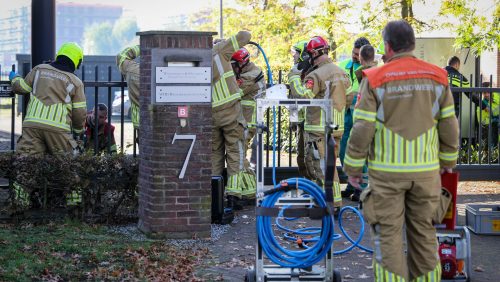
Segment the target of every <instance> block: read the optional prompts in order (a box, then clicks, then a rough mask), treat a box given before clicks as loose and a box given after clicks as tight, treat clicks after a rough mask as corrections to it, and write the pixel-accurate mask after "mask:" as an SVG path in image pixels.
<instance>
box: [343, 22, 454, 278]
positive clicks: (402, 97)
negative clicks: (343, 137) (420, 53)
mask: <svg viewBox="0 0 500 282" xmlns="http://www.w3.org/2000/svg"><path fill="white" fill-rule="evenodd" d="M382 35H383V38H384V42H385V55H386V59H387V62H386V64H384V65H383V66H381V67H377V68H370V69H367V70H364V71H363V77H364V78H363V80H362V81H361V85H360V93H361V101H360V103H359V105H358V107H357V108H356V109H355V111H354V126H353V128H352V131H351V136H350V137H349V141H348V145H347V151H346V156H345V159H344V170H345V172H346V173H347V175H348V177H349V182H350V183H351V184H352V185H353V186H355V187H359V183H360V182H361V171H362V168H363V165H364V164H365V162H366V159H367V158H368V173H369V176H370V185H369V187H368V188H367V189H366V190H364V191H363V193H362V194H361V201H362V204H363V205H362V206H363V214H364V216H365V219H366V221H367V222H368V223H369V224H370V225H371V227H372V232H373V236H372V238H373V240H374V246H375V248H374V254H373V270H374V273H375V279H374V280H375V281H440V280H441V264H440V262H439V258H438V246H437V240H436V230H435V228H434V226H433V225H432V218H433V216H434V214H435V213H436V211H437V207H438V205H439V202H440V194H441V178H440V175H439V172H440V168H441V169H442V170H443V171H445V170H446V171H451V168H453V167H454V166H455V163H456V160H457V157H458V121H457V118H456V117H455V112H454V106H453V96H452V94H451V91H450V86H449V84H448V78H447V75H446V71H444V70H443V69H441V68H439V67H438V66H435V65H432V64H429V63H426V62H424V61H422V60H419V59H417V58H415V56H414V55H413V53H412V52H413V50H414V49H415V35H414V31H413V28H412V27H411V26H410V25H409V24H408V22H406V21H404V20H399V21H392V22H389V23H388V24H387V25H386V26H385V28H384V30H383V32H382ZM403 226H405V227H406V228H403ZM403 231H405V234H404V235H403ZM403 236H405V237H406V247H407V252H406V256H405V251H404V249H405V248H404V243H403Z"/></svg>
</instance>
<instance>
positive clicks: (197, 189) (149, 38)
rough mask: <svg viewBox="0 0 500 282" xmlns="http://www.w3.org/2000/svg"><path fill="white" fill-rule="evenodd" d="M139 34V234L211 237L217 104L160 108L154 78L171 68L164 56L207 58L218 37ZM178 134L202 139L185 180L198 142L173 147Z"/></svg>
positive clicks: (176, 105) (190, 34)
mask: <svg viewBox="0 0 500 282" xmlns="http://www.w3.org/2000/svg"><path fill="white" fill-rule="evenodd" d="M137 34H138V35H139V36H140V46H141V62H140V72H141V80H140V82H141V97H140V104H141V108H140V140H139V150H140V154H139V156H140V166H139V229H140V230H141V231H143V232H144V233H146V234H148V235H149V236H151V237H157V238H193V237H201V238H207V237H210V223H211V174H212V171H211V135H212V112H211V109H212V108H211V104H210V102H206V101H205V102H204V103H196V102H190V103H168V104H167V103H163V104H162V103H157V102H156V98H155V97H157V96H155V91H157V90H155V89H157V88H156V87H155V84H154V83H155V81H156V80H155V73H154V72H155V66H157V65H158V64H161V63H164V65H163V66H166V67H168V63H165V62H166V61H167V57H165V59H164V60H162V61H161V62H160V61H159V60H157V55H155V54H158V52H160V53H161V52H167V53H168V52H173V53H175V52H181V53H182V54H183V56H184V57H186V56H187V57H189V52H191V51H193V50H194V51H193V52H195V53H196V52H197V50H198V51H200V52H202V51H203V52H205V53H207V52H206V51H207V50H211V48H212V36H213V35H214V34H216V33H214V32H174V31H146V32H139V33H137ZM200 49H203V50H200ZM186 54H187V55H186ZM162 58H163V57H162ZM204 58H205V59H203V61H201V62H198V63H197V64H198V66H204V67H210V66H211V55H209V59H206V57H204ZM207 61H208V62H207ZM210 82H211V81H209V82H208V83H210ZM175 87H177V86H175ZM178 87H179V89H180V88H181V87H183V86H178ZM209 92H210V90H209ZM209 94H210V93H209ZM179 106H187V109H188V115H189V116H188V118H187V125H186V126H185V127H181V125H180V120H179V118H178V107H179ZM174 134H176V135H177V136H179V135H185V136H187V135H190V136H193V135H196V141H195V142H194V146H193V149H192V153H191V156H190V158H189V162H188V164H187V167H186V170H185V175H184V177H183V178H182V179H181V178H180V172H181V169H182V167H183V165H184V162H185V160H186V157H187V155H188V151H189V149H190V147H191V144H192V140H179V139H176V140H175V142H174V144H172V141H173V139H174Z"/></svg>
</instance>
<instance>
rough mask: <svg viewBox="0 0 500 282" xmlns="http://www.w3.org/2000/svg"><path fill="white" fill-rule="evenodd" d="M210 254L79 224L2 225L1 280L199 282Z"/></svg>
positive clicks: (205, 251) (68, 222) (103, 227)
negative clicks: (199, 276)
mask: <svg viewBox="0 0 500 282" xmlns="http://www.w3.org/2000/svg"><path fill="white" fill-rule="evenodd" d="M207 254H208V250H202V249H199V250H189V251H186V250H182V251H181V250H177V249H175V248H173V247H171V246H168V245H166V244H165V242H164V241H149V240H148V241H144V242H141V241H132V240H130V239H128V238H127V237H125V236H124V235H120V234H111V233H110V232H109V231H108V229H107V228H106V227H105V226H99V225H87V224H83V223H79V222H70V221H66V222H62V223H49V224H44V225H34V224H23V225H11V224H3V225H1V224H0V281H39V280H45V281H47V280H49V281H81V280H92V281H95V280H120V281H121V280H133V281H137V280H138V281H151V280H154V281H200V280H201V279H200V278H198V277H196V274H195V271H196V269H197V268H198V267H199V266H201V265H202V264H203V258H204V257H205V256H206V255H207Z"/></svg>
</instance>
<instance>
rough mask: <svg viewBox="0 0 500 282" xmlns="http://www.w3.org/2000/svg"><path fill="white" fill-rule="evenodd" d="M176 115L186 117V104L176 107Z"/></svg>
mask: <svg viewBox="0 0 500 282" xmlns="http://www.w3.org/2000/svg"><path fill="white" fill-rule="evenodd" d="M177 117H180V118H187V117H188V109H187V106H179V107H177Z"/></svg>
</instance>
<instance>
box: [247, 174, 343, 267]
mask: <svg viewBox="0 0 500 282" xmlns="http://www.w3.org/2000/svg"><path fill="white" fill-rule="evenodd" d="M285 182H286V183H287V185H289V186H292V187H298V188H299V189H301V190H303V191H305V192H306V193H308V194H310V195H311V197H313V198H314V199H315V200H316V203H317V204H318V206H319V207H321V208H326V207H327V205H326V202H325V196H324V193H323V191H322V190H321V188H319V187H318V185H316V183H314V182H312V181H310V180H307V179H304V178H292V179H288V180H286V181H285ZM282 185H283V184H282V183H280V184H279V185H276V186H275V188H280V187H281V186H282ZM283 193H284V191H278V192H275V193H272V194H271V195H268V196H267V197H266V198H264V200H263V201H262V203H261V204H260V206H261V207H268V208H270V207H274V204H275V203H276V201H277V200H278V199H279V198H280V197H281V196H282V195H283ZM257 233H258V236H259V242H260V244H261V246H262V249H263V250H264V252H265V254H266V256H267V257H268V258H269V259H270V260H271V261H272V262H274V263H276V264H278V265H280V266H283V267H289V268H307V267H309V266H312V265H314V264H316V263H317V262H319V261H320V260H321V259H323V258H324V257H325V256H326V254H327V253H328V251H329V249H330V247H331V246H332V243H333V220H332V217H331V216H330V215H327V216H324V217H323V218H322V228H321V231H320V233H321V234H320V236H319V238H318V241H317V242H316V244H314V246H311V247H310V248H308V249H303V250H297V251H294V250H289V249H285V248H283V247H282V246H281V245H280V243H279V242H278V241H277V240H276V238H275V236H274V232H273V228H272V224H271V217H269V216H257Z"/></svg>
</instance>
